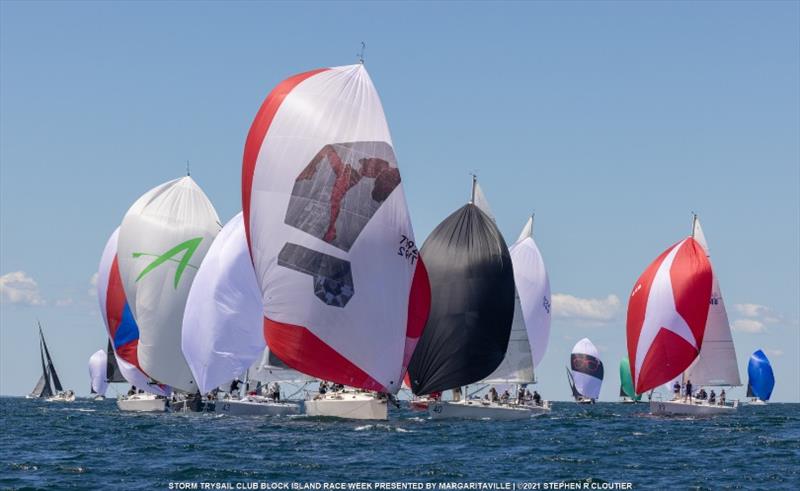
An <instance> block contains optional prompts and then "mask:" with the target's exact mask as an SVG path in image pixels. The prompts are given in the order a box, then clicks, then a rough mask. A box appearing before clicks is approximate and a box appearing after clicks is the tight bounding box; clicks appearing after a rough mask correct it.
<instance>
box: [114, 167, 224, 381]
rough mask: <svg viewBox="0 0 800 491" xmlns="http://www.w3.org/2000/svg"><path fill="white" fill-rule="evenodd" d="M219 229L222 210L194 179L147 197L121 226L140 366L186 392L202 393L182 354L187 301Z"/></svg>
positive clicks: (162, 187)
mask: <svg viewBox="0 0 800 491" xmlns="http://www.w3.org/2000/svg"><path fill="white" fill-rule="evenodd" d="M220 228H221V226H220V224H219V217H218V216H217V212H216V211H215V210H214V207H213V206H212V205H211V202H210V201H209V200H208V198H207V197H206V195H205V194H204V193H203V191H202V190H201V189H200V187H198V186H197V184H196V183H195V182H194V180H192V178H191V177H189V176H186V177H183V178H180V179H176V180H173V181H169V182H167V183H164V184H161V185H159V186H157V187H155V188H153V189H151V190H150V191H148V192H147V193H145V194H144V195H143V196H142V197H141V198H139V199H138V200H137V201H136V202H135V203H134V204H133V206H131V208H130V209H129V210H128V212H127V214H126V215H125V218H124V219H123V221H122V225H121V226H120V233H119V252H118V258H119V271H120V275H121V278H122V283H123V286H124V288H125V295H126V297H127V300H128V302H129V305H130V309H131V312H132V313H133V318H134V319H135V320H136V323H137V325H138V326H139V343H138V347H137V354H138V361H139V366H140V367H141V368H142V369H143V370H144V371H145V372H146V373H147V374H148V375H150V376H151V377H152V378H154V379H156V380H158V381H159V382H162V383H166V384H169V385H171V386H172V387H175V388H178V389H181V390H183V391H186V392H195V391H196V390H197V385H196V384H195V382H194V379H193V378H192V373H191V370H190V369H189V366H188V365H187V364H186V360H185V359H184V357H183V353H182V352H181V324H182V322H183V313H184V308H185V306H186V297H187V296H188V295H189V289H190V287H191V284H192V280H193V279H194V276H195V274H196V273H197V269H198V268H199V267H200V263H201V262H202V260H203V257H204V256H205V254H206V252H207V251H208V249H209V247H211V242H212V241H213V240H214V237H216V235H217V233H219V230H220Z"/></svg>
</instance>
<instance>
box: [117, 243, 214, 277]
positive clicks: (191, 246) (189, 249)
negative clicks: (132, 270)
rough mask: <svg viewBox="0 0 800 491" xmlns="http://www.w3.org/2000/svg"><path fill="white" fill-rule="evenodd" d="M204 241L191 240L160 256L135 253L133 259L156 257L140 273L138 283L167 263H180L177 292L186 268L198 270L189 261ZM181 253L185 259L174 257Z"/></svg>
mask: <svg viewBox="0 0 800 491" xmlns="http://www.w3.org/2000/svg"><path fill="white" fill-rule="evenodd" d="M202 241H203V238H202V237H197V238H194V239H189V240H187V241H186V242H181V243H180V244H178V245H176V246H175V247H173V248H172V249H170V250H168V251H167V252H165V253H164V254H162V255H160V256H158V255H156V254H147V253H144V252H134V253H133V257H134V258H137V257H140V256H155V259H154V260H153V262H151V263H150V264H148V265H147V267H146V268H144V269H143V270H142V272H141V273H139V276H138V277H137V278H136V281H139V280H141V279H142V278H143V277H144V276H145V275H146V274H147V273H149V272H150V271H152V270H154V269H155V268H157V267H159V266H161V265H162V264H164V263H165V262H167V261H173V262H176V263H178V269H177V270H175V282H174V285H175V289H176V290H177V288H178V283H180V281H181V276H182V275H183V272H184V271H185V270H186V267H187V266H190V267H192V268H194V269H197V266H193V265H191V264H189V259H191V258H192V255H193V254H194V251H196V250H197V246H199V245H200V242H202ZM181 252H183V257H182V258H181V259H176V258H175V257H174V256H176V255H177V254H179V253H181Z"/></svg>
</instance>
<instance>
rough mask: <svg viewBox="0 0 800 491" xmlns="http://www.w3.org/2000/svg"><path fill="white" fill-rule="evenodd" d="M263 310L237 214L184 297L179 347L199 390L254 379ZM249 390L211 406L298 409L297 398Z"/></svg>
mask: <svg viewBox="0 0 800 491" xmlns="http://www.w3.org/2000/svg"><path fill="white" fill-rule="evenodd" d="M263 311H264V306H263V303H262V300H261V290H260V289H259V288H258V282H257V281H256V274H255V271H254V270H253V263H252V261H251V259H250V252H249V251H248V249H247V238H246V237H245V232H244V221H243V220H242V214H241V213H239V214H237V215H236V216H234V217H233V218H232V219H231V220H230V221H229V222H228V223H227V224H225V226H224V227H223V228H222V231H221V232H220V233H219V235H217V237H216V238H215V239H214V242H213V244H211V248H210V249H209V250H208V253H207V254H206V256H205V258H204V259H203V263H202V264H201V265H200V269H199V270H198V271H197V275H196V276H195V279H194V282H193V283H192V288H191V290H190V291H189V296H188V298H187V300H186V309H185V312H184V316H183V326H182V334H181V349H182V351H183V355H184V357H185V358H186V362H187V363H188V364H189V368H191V370H192V375H193V376H194V379H195V381H197V386H198V389H199V391H200V393H201V394H205V393H208V392H210V391H212V390H214V389H215V388H217V387H220V386H223V387H225V386H226V384H227V385H228V386H230V385H229V384H230V383H231V381H232V380H238V379H239V378H240V377H242V376H244V377H245V385H246V384H247V382H249V381H250V380H256V377H255V375H256V374H257V373H260V372H259V370H258V368H260V367H261V365H262V361H261V357H262V356H263V355H264V353H265V352H266V353H268V352H269V350H267V349H266V342H265V340H264V334H263V320H262V315H263ZM265 350H266V351H265ZM251 365H255V366H254V367H253V369H252V370H250V369H248V368H249V367H250V366H251ZM251 372H252V374H251ZM226 388H227V387H226ZM250 392H251V391H249V390H247V389H245V393H244V394H241V395H240V394H238V393H235V394H234V393H229V394H227V395H226V396H225V398H224V399H223V400H222V401H218V402H217V404H216V405H215V406H216V407H215V411H216V412H221V413H226V414H232V415H269V416H276V415H286V414H299V413H300V406H299V404H297V403H294V402H287V401H274V400H272V399H271V398H267V397H264V396H262V395H261V394H257V393H256V394H251V393H250Z"/></svg>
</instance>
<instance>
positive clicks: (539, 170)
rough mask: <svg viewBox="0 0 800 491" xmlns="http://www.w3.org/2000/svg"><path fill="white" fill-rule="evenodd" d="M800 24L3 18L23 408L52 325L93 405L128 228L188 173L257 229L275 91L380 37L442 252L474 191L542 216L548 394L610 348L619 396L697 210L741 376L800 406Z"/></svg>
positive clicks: (353, 12) (772, 19) (203, 13)
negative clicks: (634, 321)
mask: <svg viewBox="0 0 800 491" xmlns="http://www.w3.org/2000/svg"><path fill="white" fill-rule="evenodd" d="M798 25H800V3H798V2H792V1H783V2H772V3H770V2H753V3H750V2H721V1H720V2H708V3H700V2H675V3H663V2H637V3H635V2H622V3H604V2H588V3H578V2H571V3H566V2H560V3H544V2H537V3H507V4H494V3H493V4H488V3H465V4H459V3H455V2H447V3H439V4H428V3H403V4H400V3H397V4H391V3H380V4H367V3H339V4H333V3H302V4H300V3H295V4H281V3H255V2H241V3H233V2H226V3H225V4H222V3H214V2H206V3H201V4H191V3H188V2H173V3H169V2H167V3H161V2H159V3H155V2H153V3H149V2H148V3H110V2H109V3H101V2H85V3H76V2H73V3H68V2H53V3H49V2H10V1H3V2H2V3H0V98H1V99H0V139H1V141H0V162H1V168H0V275H2V276H3V294H2V295H3V300H2V305H1V306H0V312H1V313H0V393H2V394H17V395H21V394H24V393H27V392H28V391H29V390H30V389H31V388H32V387H33V385H34V383H35V382H36V379H37V377H38V374H39V364H38V363H39V360H38V347H37V341H36V334H35V330H34V326H35V323H36V319H37V318H38V319H41V321H42V323H43V325H44V327H45V329H46V335H47V338H48V341H49V343H50V346H51V350H52V353H53V356H54V357H55V362H56V365H57V367H58V369H59V370H60V372H61V376H62V379H63V380H64V381H65V382H66V384H67V385H68V386H70V387H72V388H75V389H77V391H78V392H79V393H86V392H88V384H89V379H88V375H87V368H86V364H87V360H88V357H89V355H90V354H91V353H92V352H93V351H95V350H96V349H98V348H101V347H103V346H105V342H106V341H105V339H106V338H105V334H104V328H103V324H102V321H101V319H100V316H99V314H98V309H97V305H96V300H95V297H94V296H93V294H92V295H90V294H89V292H88V290H89V289H90V285H89V281H90V277H91V276H92V274H93V273H94V272H95V271H96V268H97V263H98V261H99V258H100V253H101V251H102V249H103V245H104V243H105V241H106V239H107V237H108V235H109V234H110V233H111V231H112V230H113V229H114V228H115V227H116V226H117V225H118V224H119V222H120V221H121V219H122V216H123V215H124V213H125V211H126V210H127V208H128V207H129V206H130V205H131V203H132V202H133V201H134V200H135V199H136V198H137V197H138V196H139V195H141V194H142V193H143V192H145V191H146V190H148V189H149V188H151V187H153V186H155V185H156V184H159V183H161V182H163V181H166V180H168V179H172V178H175V177H178V176H180V175H182V173H183V172H184V166H185V161H186V160H187V159H188V160H190V161H191V168H192V175H193V177H194V178H195V179H196V180H197V182H198V183H199V184H200V186H202V187H203V188H204V190H205V191H206V193H207V194H208V195H209V197H210V198H211V200H212V201H213V203H214V204H215V206H216V208H217V211H218V212H219V215H220V217H221V218H222V219H223V220H227V219H229V218H230V217H232V216H233V215H234V214H235V213H236V212H238V211H239V209H240V207H241V203H240V171H241V156H242V149H243V145H244V140H245V136H246V133H247V130H248V128H249V125H250V123H251V121H252V118H253V116H254V114H255V112H256V110H257V109H258V106H259V104H260V103H261V101H262V99H263V98H264V96H265V95H266V94H267V93H268V92H269V91H270V89H271V88H272V87H273V86H274V85H275V84H276V83H278V82H280V81H281V80H282V79H284V78H285V77H287V76H289V75H292V74H294V73H297V72H300V71H305V70H309V69H313V68H317V67H322V66H336V65H343V64H349V63H352V62H354V61H355V60H356V56H355V55H356V53H357V51H358V49H359V43H360V41H362V40H365V41H366V42H367V50H366V62H367V67H368V69H369V71H370V74H371V76H372V78H373V80H374V82H375V84H376V86H377V87H378V90H379V92H380V94H381V97H382V100H383V104H384V108H385V111H386V114H387V118H388V120H389V126H390V128H391V130H392V134H393V139H394V144H395V149H396V152H397V155H398V158H399V163H400V168H401V170H402V173H403V181H404V185H405V190H406V193H407V196H408V201H409V204H410V208H411V213H412V218H413V221H414V226H415V230H416V234H417V238H418V239H420V240H421V239H423V238H424V237H426V236H427V235H428V233H430V231H431V230H432V229H433V228H434V227H435V226H436V224H437V223H439V222H440V221H441V220H442V219H443V218H444V217H445V216H447V215H448V214H449V213H450V212H452V211H453V210H454V209H456V208H457V207H459V206H460V205H462V204H463V203H464V202H465V201H466V200H467V198H468V194H469V182H470V178H469V175H468V173H469V172H471V171H477V173H478V175H479V178H480V180H481V184H482V187H483V189H484V191H485V193H486V195H487V197H488V199H489V200H490V202H491V204H492V206H493V208H494V212H495V215H496V216H497V220H498V224H499V226H500V228H501V230H502V231H503V233H504V234H505V236H506V239H507V240H508V241H509V242H510V241H513V240H514V238H515V237H516V236H517V234H518V233H519V229H520V228H521V227H522V225H523V224H524V222H525V219H526V218H527V214H528V213H529V212H530V211H531V210H535V211H536V216H537V220H536V227H535V236H536V240H537V241H538V244H539V246H540V248H541V250H542V253H543V255H544V258H545V262H546V264H547V266H548V269H549V273H550V278H551V282H552V289H553V292H554V293H556V294H560V297H556V298H555V299H554V300H556V302H555V305H556V310H555V311H554V312H555V314H556V317H555V318H554V322H553V331H552V335H551V344H550V347H549V350H548V353H547V355H546V356H545V359H544V361H543V363H542V365H541V366H540V369H539V370H538V377H539V380H540V385H539V389H540V390H541V391H542V392H543V394H544V396H545V397H548V398H551V399H566V398H567V397H568V396H569V389H568V387H567V382H566V377H565V374H564V365H565V364H566V362H567V360H568V355H569V351H570V349H571V347H572V345H573V344H574V343H575V342H576V341H577V340H578V339H580V338H582V337H585V336H588V337H589V338H590V339H592V340H593V341H594V342H595V344H597V345H598V347H599V348H600V350H601V355H602V356H603V358H604V361H605V363H606V373H607V376H606V383H605V384H604V387H603V393H602V396H603V398H604V399H608V400H613V399H615V398H616V394H617V390H618V386H617V384H618V375H617V365H618V363H619V359H620V356H622V355H623V353H624V351H625V341H624V340H625V334H624V318H625V308H626V297H627V295H628V293H629V291H630V288H631V287H632V285H633V282H634V281H635V280H636V278H637V277H638V275H639V274H640V273H641V271H642V270H643V269H644V268H645V266H646V265H647V264H648V263H649V262H650V261H651V260H652V259H654V258H655V257H656V256H657V255H658V254H659V253H660V252H661V251H662V250H664V249H665V248H666V247H667V246H669V245H671V244H672V243H674V242H675V241H677V240H679V239H680V238H682V237H683V236H685V235H687V234H688V233H689V231H690V224H691V216H690V211H692V210H694V211H697V212H699V213H700V215H701V218H702V221H703V226H704V229H705V232H706V235H707V237H708V241H709V245H710V247H711V252H712V261H713V264H714V267H715V270H716V272H717V274H718V276H719V278H720V281H721V285H722V290H723V294H724V296H725V299H726V302H727V304H728V310H729V314H730V317H731V321H732V322H733V323H734V325H735V326H736V330H735V331H734V338H735V341H736V348H737V351H738V353H739V365H740V371H741V374H742V376H743V377H745V376H746V368H745V367H746V363H747V357H748V356H749V353H751V352H752V351H753V350H755V349H757V348H763V349H764V350H765V351H766V352H767V354H768V356H769V357H770V358H771V360H772V362H773V365H774V366H775V370H776V377H777V387H776V389H775V393H774V399H775V400H780V401H795V402H796V401H798V400H800V381H799V377H800V365H799V364H798V350H800V334H799V332H800V326H799V325H798V318H800V312H798V302H800V300H798V298H800V287H799V285H798V283H800V225H798V224H799V223H800V170H799V169H800V136H798V135H800V88H799V87H800V61H799V60H800V34H799V33H798ZM18 272H23V273H24V274H20V273H18ZM14 273H16V274H14ZM31 281H33V282H35V286H34V285H33V284H32V283H31ZM737 305H738V307H737ZM735 394H737V395H739V396H743V395H744V391H743V389H740V390H739V391H737V392H736V393H735Z"/></svg>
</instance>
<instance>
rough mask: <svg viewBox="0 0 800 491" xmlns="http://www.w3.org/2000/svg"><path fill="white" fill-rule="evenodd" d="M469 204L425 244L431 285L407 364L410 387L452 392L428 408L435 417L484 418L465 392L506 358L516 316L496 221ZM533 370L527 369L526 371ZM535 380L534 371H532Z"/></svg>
mask: <svg viewBox="0 0 800 491" xmlns="http://www.w3.org/2000/svg"><path fill="white" fill-rule="evenodd" d="M476 189H479V188H478V187H477V181H476V180H475V178H474V177H473V182H472V193H471V199H470V202H469V203H468V204H466V205H464V206H463V207H461V208H459V209H458V210H456V211H455V212H453V213H452V214H451V215H450V216H449V217H447V218H446V219H445V220H444V221H442V223H440V224H439V225H438V226H437V227H436V228H435V229H434V230H433V232H431V234H430V235H429V236H428V238H427V239H426V240H425V244H424V245H423V246H422V257H423V258H424V259H425V264H426V267H427V269H428V275H429V277H430V284H431V313H430V316H429V318H428V323H427V325H426V327H425V330H424V332H423V334H422V338H421V339H420V342H419V344H418V345H417V349H416V351H414V356H413V357H412V358H411V363H410V364H409V379H410V382H411V389H412V391H413V392H414V394H416V395H418V396H419V395H430V394H434V393H440V392H442V391H445V390H450V389H453V391H454V397H453V401H438V402H435V403H433V404H430V405H429V414H430V415H431V416H432V417H434V418H445V417H456V418H461V417H464V418H474V417H480V416H476V414H478V413H479V412H480V413H482V414H484V415H485V416H487V417H501V416H500V411H494V413H497V414H488V412H489V411H488V410H486V409H484V408H483V405H482V404H481V402H480V401H472V400H470V399H469V397H468V394H467V393H466V391H464V395H463V396H462V395H461V394H462V387H464V386H467V385H470V384H473V383H475V382H479V381H481V380H484V379H486V378H487V377H489V376H490V375H491V374H492V372H494V371H495V370H496V369H497V368H498V367H499V366H500V364H501V363H502V362H503V360H504V359H505V357H506V351H507V349H508V344H509V338H510V334H511V326H512V322H513V318H514V304H515V302H514V298H515V296H514V291H515V287H514V270H513V266H512V261H511V255H510V254H509V252H508V248H507V246H506V243H505V240H503V236H502V234H501V233H500V231H499V230H498V229H497V226H496V225H495V223H494V221H493V220H492V219H491V217H490V216H489V215H487V214H486V213H485V212H484V211H483V210H482V209H481V208H480V207H478V206H477V205H476V195H477V196H480V195H482V193H480V194H477V193H476ZM531 372H532V367H531ZM531 376H532V373H531ZM523 416H525V417H528V416H530V413H528V412H525V413H524V414H523Z"/></svg>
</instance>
